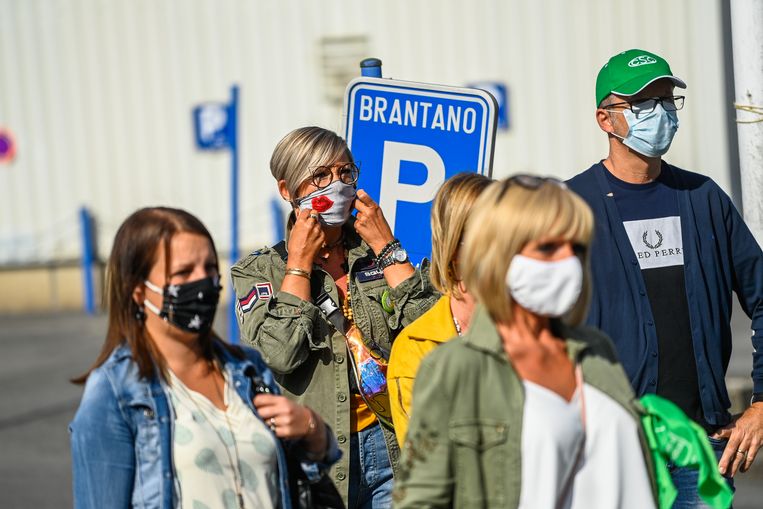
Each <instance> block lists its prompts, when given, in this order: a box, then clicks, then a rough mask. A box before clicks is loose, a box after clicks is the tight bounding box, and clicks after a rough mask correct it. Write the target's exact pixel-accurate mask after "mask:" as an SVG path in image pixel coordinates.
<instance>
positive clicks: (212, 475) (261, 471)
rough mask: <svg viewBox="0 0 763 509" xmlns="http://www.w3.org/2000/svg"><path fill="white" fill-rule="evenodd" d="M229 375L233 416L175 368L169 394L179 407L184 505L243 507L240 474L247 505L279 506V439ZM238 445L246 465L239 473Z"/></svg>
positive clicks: (227, 393)
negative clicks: (190, 385)
mask: <svg viewBox="0 0 763 509" xmlns="http://www.w3.org/2000/svg"><path fill="white" fill-rule="evenodd" d="M224 376H225V389H224V400H225V405H226V406H227V410H226V412H227V414H228V421H226V418H225V414H226V412H223V411H222V410H220V409H219V408H217V407H215V406H214V405H213V404H212V402H211V401H209V400H208V399H207V398H206V397H205V396H203V395H202V394H200V393H198V392H196V391H193V390H191V389H189V388H188V387H187V386H186V385H185V384H183V382H182V381H181V380H180V379H179V378H177V376H175V374H174V373H172V372H171V371H170V381H171V383H172V385H170V387H169V393H170V398H171V400H172V406H173V409H174V410H175V426H174V433H173V438H172V445H173V447H172V459H173V462H174V466H175V473H176V475H177V479H178V482H179V484H180V493H179V494H178V495H179V497H178V498H179V500H178V507H179V508H182V509H216V508H221V509H229V508H235V509H237V508H238V507H239V503H238V495H237V492H238V491H239V488H238V487H237V483H236V476H238V477H239V479H240V482H241V483H243V487H242V488H241V495H242V497H243V500H244V505H245V507H246V508H247V509H250V508H265V509H271V508H273V507H277V506H278V502H279V498H280V496H279V489H278V457H277V455H276V441H275V440H276V439H275V437H274V436H273V434H272V433H271V432H270V430H269V429H268V428H267V427H266V426H265V424H264V423H263V422H262V421H260V420H259V419H258V418H257V417H255V416H254V414H253V413H252V411H251V410H250V409H249V407H247V406H246V404H244V402H243V401H241V398H240V397H239V396H238V394H236V393H235V391H233V390H232V388H231V387H230V384H229V383H228V378H229V376H228V374H227V373H225V374H224ZM228 422H230V428H229V427H228ZM231 431H232V434H231ZM236 449H238V462H239V463H240V466H239V467H238V468H236V470H235V473H234V468H235V465H236Z"/></svg>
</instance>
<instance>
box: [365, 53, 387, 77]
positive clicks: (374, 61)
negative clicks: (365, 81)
mask: <svg viewBox="0 0 763 509" xmlns="http://www.w3.org/2000/svg"><path fill="white" fill-rule="evenodd" d="M381 66H382V61H381V60H379V59H378V58H366V59H365V60H362V61H361V62H360V75H361V76H367V77H369V78H381V77H382V73H381Z"/></svg>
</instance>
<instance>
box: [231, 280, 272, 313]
mask: <svg viewBox="0 0 763 509" xmlns="http://www.w3.org/2000/svg"><path fill="white" fill-rule="evenodd" d="M271 297H273V285H272V284H270V282H266V283H257V284H256V285H254V286H253V287H252V289H251V290H249V293H247V294H246V296H245V297H243V298H241V299H238V307H239V309H241V312H242V313H248V312H249V311H251V310H252V309H254V306H255V305H256V304H257V303H258V302H260V301H263V302H267V301H269V300H270V299H271Z"/></svg>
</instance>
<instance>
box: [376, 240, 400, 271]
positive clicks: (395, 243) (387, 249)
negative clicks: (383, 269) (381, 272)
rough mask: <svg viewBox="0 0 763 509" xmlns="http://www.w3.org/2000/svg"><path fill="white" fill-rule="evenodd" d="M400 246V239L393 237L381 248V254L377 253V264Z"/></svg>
mask: <svg viewBox="0 0 763 509" xmlns="http://www.w3.org/2000/svg"><path fill="white" fill-rule="evenodd" d="M398 247H400V241H399V240H397V239H392V240H390V241H389V242H387V244H386V245H385V246H384V247H383V248H381V251H379V254H378V255H376V264H377V265H378V264H379V262H381V261H382V260H384V259H385V258H386V257H387V255H389V254H390V253H391V252H392V251H394V250H395V249H396V248H398Z"/></svg>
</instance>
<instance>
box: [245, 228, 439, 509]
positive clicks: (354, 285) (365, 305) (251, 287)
mask: <svg viewBox="0 0 763 509" xmlns="http://www.w3.org/2000/svg"><path fill="white" fill-rule="evenodd" d="M344 234H345V245H346V246H347V249H348V265H349V274H350V277H349V278H348V285H349V290H350V295H351V296H352V308H353V317H354V320H355V324H356V325H357V326H358V327H359V328H360V330H361V331H362V332H363V335H364V336H365V337H366V338H369V339H373V340H374V341H375V342H376V343H377V344H378V346H379V347H381V348H382V350H384V351H385V352H386V354H387V356H389V351H390V349H391V348H392V341H393V340H394V339H395V336H396V335H397V333H398V332H399V331H400V330H401V329H402V328H403V327H405V326H406V325H408V324H409V323H411V322H412V321H413V320H415V319H416V318H418V317H419V316H420V315H421V314H423V313H424V312H425V311H426V310H428V309H429V308H430V307H432V305H433V304H434V302H435V301H436V300H437V297H438V296H437V295H436V294H435V293H434V291H433V289H432V286H431V285H430V283H429V278H428V277H427V272H428V263H427V262H426V261H425V262H424V263H422V266H421V269H417V270H416V272H415V273H414V274H413V275H412V276H411V277H409V278H408V279H406V280H405V281H403V282H402V283H400V284H399V285H398V286H397V287H395V288H390V287H389V285H388V284H387V282H386V280H385V279H384V276H383V273H382V271H381V270H379V269H378V268H377V267H376V265H375V263H374V254H373V251H372V250H371V249H370V248H369V247H368V245H367V244H366V243H365V242H363V241H362V240H361V238H360V237H359V236H358V235H357V233H356V232H355V230H354V228H353V227H352V221H350V222H348V223H347V224H346V225H345V228H344ZM285 270H286V261H285V260H284V259H283V258H282V257H281V255H279V254H278V252H276V250H275V249H273V248H265V249H262V250H259V251H255V252H254V253H252V254H250V255H249V256H247V257H245V258H244V259H242V260H240V261H239V262H238V263H236V264H235V265H234V266H233V267H232V268H231V275H232V277H233V287H234V290H235V292H236V296H237V298H238V302H239V305H238V306H237V313H238V318H239V323H240V325H241V339H242V341H243V342H245V343H247V344H249V345H251V346H253V347H254V348H256V349H257V350H259V351H260V353H262V356H263V358H264V360H265V362H266V363H267V364H268V366H269V367H270V369H271V370H273V372H274V373H275V374H276V381H277V382H278V384H279V385H280V386H281V388H282V389H283V392H284V395H286V396H287V397H290V398H291V399H293V400H295V401H297V402H299V403H301V404H305V405H307V406H309V407H310V408H312V409H313V410H315V411H316V412H317V413H318V414H319V415H320V416H321V417H322V418H323V419H324V420H325V421H326V423H327V424H329V425H330V426H331V427H332V429H333V430H334V432H335V433H336V437H337V442H338V443H339V446H340V448H341V449H342V453H343V456H342V459H341V460H340V461H338V462H337V463H336V464H335V465H334V467H333V468H332V470H331V473H330V476H331V478H332V480H333V482H334V484H335V486H336V488H337V490H338V492H339V494H340V495H341V496H342V498H343V500H344V502H345V505H346V503H347V494H348V482H349V462H350V451H349V448H350V440H349V436H350V386H349V376H350V372H349V371H348V368H349V364H348V359H347V347H346V343H345V338H344V336H343V335H342V334H340V333H338V332H336V331H335V330H334V328H333V327H332V326H331V324H330V323H329V322H328V320H326V318H325V317H324V315H323V314H322V313H321V311H320V310H319V309H318V308H317V307H316V306H315V305H314V304H313V303H312V302H310V301H305V300H302V299H300V298H298V297H296V296H294V295H292V294H289V293H286V292H281V291H279V289H280V288H281V284H282V282H283V278H284V272H285ZM311 287H312V290H313V295H315V291H316V290H318V291H319V292H320V289H321V288H322V289H324V290H325V291H326V292H327V293H329V294H330V295H331V298H332V299H333V300H334V302H335V303H337V304H338V303H339V295H338V293H337V288H336V285H335V283H334V280H333V279H332V277H331V276H330V275H329V274H328V273H326V272H324V271H323V270H322V269H320V268H318V267H313V271H312V277H311ZM385 290H387V291H388V292H389V293H388V294H389V296H390V298H391V301H392V304H393V309H392V312H390V313H388V312H386V311H385V310H384V309H383V308H382V304H381V300H382V294H383V293H384V291H385ZM382 428H383V429H384V433H385V438H386V441H387V448H388V451H389V453H390V460H391V461H392V463H393V469H395V470H396V469H397V466H398V458H399V448H398V445H397V442H396V440H395V435H394V432H393V431H392V430H388V429H386V428H385V427H384V426H382Z"/></svg>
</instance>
